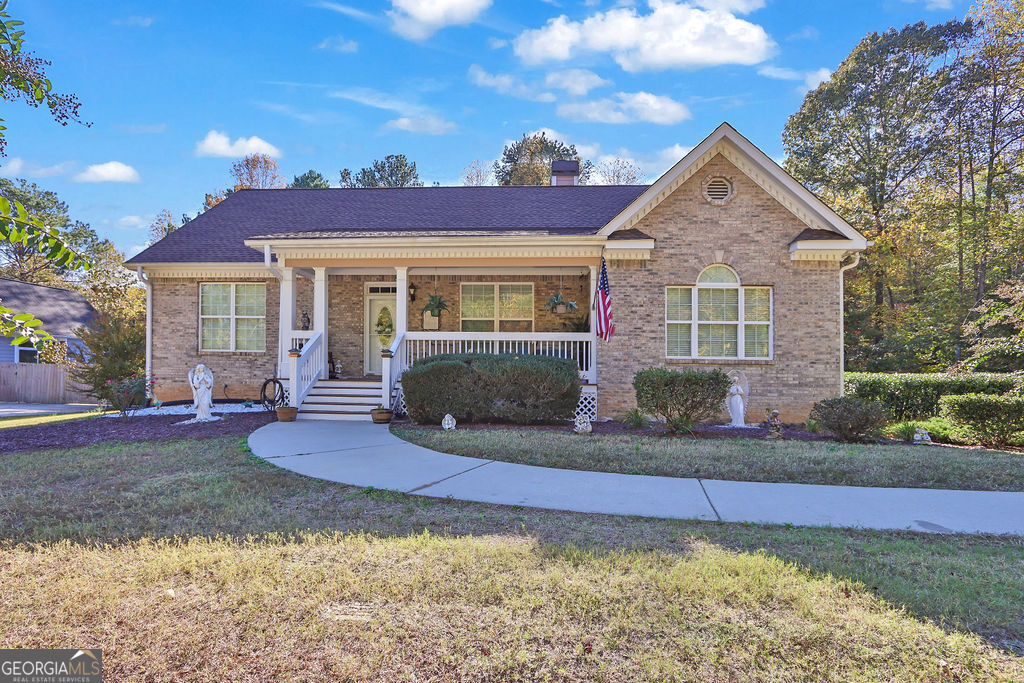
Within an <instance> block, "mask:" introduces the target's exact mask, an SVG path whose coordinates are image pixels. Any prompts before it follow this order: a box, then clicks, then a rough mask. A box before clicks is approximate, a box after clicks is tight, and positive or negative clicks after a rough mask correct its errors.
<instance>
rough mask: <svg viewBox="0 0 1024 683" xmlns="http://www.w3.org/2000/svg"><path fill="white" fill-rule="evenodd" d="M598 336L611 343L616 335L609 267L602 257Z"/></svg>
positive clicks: (598, 303)
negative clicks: (609, 286)
mask: <svg viewBox="0 0 1024 683" xmlns="http://www.w3.org/2000/svg"><path fill="white" fill-rule="evenodd" d="M595 304H596V305H597V336H598V337H600V338H601V339H604V340H605V341H609V340H611V338H612V335H613V334H615V323H613V322H612V293H611V290H610V289H609V288H608V267H607V266H606V265H605V262H604V257H603V256H602V257H601V279H600V280H599V281H598V284H597V301H596V302H595Z"/></svg>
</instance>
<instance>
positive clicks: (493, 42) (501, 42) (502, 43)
mask: <svg viewBox="0 0 1024 683" xmlns="http://www.w3.org/2000/svg"><path fill="white" fill-rule="evenodd" d="M487 44H488V45H490V46H491V49H492V50H500V49H501V48H503V47H507V46H508V41H507V40H505V39H504V38H495V37H494V36H491V37H490V38H488V39H487Z"/></svg>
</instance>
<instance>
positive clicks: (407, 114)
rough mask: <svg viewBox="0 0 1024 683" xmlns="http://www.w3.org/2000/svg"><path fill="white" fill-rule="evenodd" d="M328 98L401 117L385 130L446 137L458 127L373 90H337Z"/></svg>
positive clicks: (401, 100) (329, 94)
mask: <svg viewBox="0 0 1024 683" xmlns="http://www.w3.org/2000/svg"><path fill="white" fill-rule="evenodd" d="M327 96H328V97H337V98H340V99H344V100H349V101H351V102H357V103H359V104H362V105H365V106H367V107H374V108H375V109H384V110H386V111H393V112H396V113H398V114H400V115H401V116H399V118H397V119H394V120H392V121H388V122H387V123H385V124H384V127H385V128H390V129H393V130H404V131H408V132H410V133H424V134H427V135H444V134H445V133H451V132H452V131H454V130H455V129H456V126H455V124H454V123H452V122H451V121H446V120H445V119H444V118H442V117H441V116H438V115H437V114H435V113H434V112H432V111H430V110H429V109H428V108H426V107H423V106H421V105H418V104H414V103H412V102H406V101H405V100H403V99H400V98H398V97H395V96H394V95H389V94H388V93H383V92H380V91H377V90H373V89H371V88H349V89H348V90H336V91H334V92H329V93H327Z"/></svg>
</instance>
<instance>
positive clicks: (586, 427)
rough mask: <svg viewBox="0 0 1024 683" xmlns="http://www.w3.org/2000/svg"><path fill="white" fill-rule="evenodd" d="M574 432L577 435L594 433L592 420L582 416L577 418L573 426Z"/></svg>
mask: <svg viewBox="0 0 1024 683" xmlns="http://www.w3.org/2000/svg"><path fill="white" fill-rule="evenodd" d="M572 431H574V432H576V433H577V434H590V433H591V432H592V431H594V426H593V425H592V424H590V418H588V417H587V416H586V415H583V414H580V415H577V416H576V420H575V421H574V422H573V424H572Z"/></svg>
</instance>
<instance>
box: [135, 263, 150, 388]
mask: <svg viewBox="0 0 1024 683" xmlns="http://www.w3.org/2000/svg"><path fill="white" fill-rule="evenodd" d="M135 274H136V275H137V276H138V277H139V280H141V281H142V284H144V285H146V381H147V384H146V396H147V397H149V398H153V391H152V385H151V384H148V381H149V380H151V379H152V378H153V283H152V282H151V281H150V279H149V276H147V275H146V273H145V271H143V270H142V266H139V267H138V268H137V269H136V270H135Z"/></svg>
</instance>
